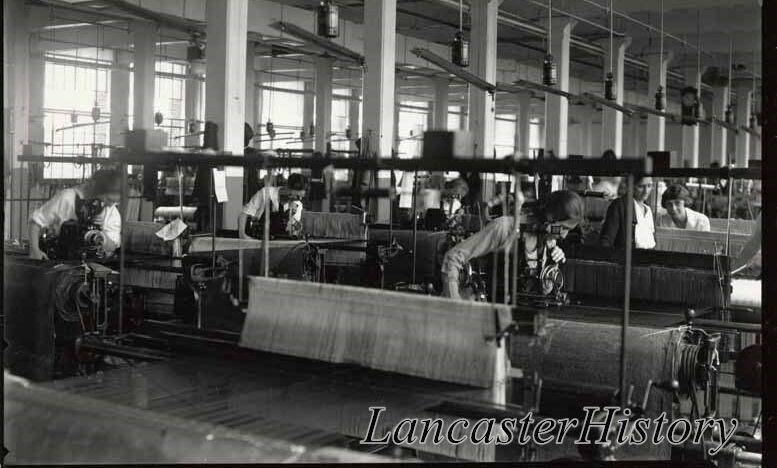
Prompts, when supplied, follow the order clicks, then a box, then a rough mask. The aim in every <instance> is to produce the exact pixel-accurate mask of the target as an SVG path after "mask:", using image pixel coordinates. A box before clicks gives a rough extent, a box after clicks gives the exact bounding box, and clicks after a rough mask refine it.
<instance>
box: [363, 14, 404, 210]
mask: <svg viewBox="0 0 777 468" xmlns="http://www.w3.org/2000/svg"><path fill="white" fill-rule="evenodd" d="M364 31H369V34H365V35H364V58H365V73H364V80H363V83H364V86H363V93H362V95H363V96H364V98H363V100H362V104H363V107H362V112H363V113H364V114H363V118H362V132H361V135H362V148H366V149H368V151H369V153H370V154H371V155H375V157H377V158H389V157H391V144H392V143H393V141H394V112H395V109H394V83H395V79H394V78H395V77H394V67H395V61H396V59H395V56H396V37H397V0H366V1H365V2H364ZM377 185H378V187H381V188H388V187H389V185H390V178H389V175H388V174H387V173H384V174H378V181H377ZM372 206H376V208H374V209H371V211H372V213H373V214H374V215H375V220H376V221H378V222H388V221H389V211H390V210H389V208H390V205H389V201H388V200H387V199H384V198H381V199H379V200H378V203H377V204H374V203H373V204H372Z"/></svg>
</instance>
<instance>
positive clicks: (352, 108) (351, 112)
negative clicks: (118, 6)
mask: <svg viewBox="0 0 777 468" xmlns="http://www.w3.org/2000/svg"><path fill="white" fill-rule="evenodd" d="M351 97H352V98H353V99H352V100H350V101H348V127H349V128H350V129H351V143H350V145H349V148H348V149H349V150H351V151H356V140H357V139H358V138H359V130H360V126H359V115H360V114H361V104H362V103H361V101H360V99H361V90H360V89H357V88H354V89H352V90H351Z"/></svg>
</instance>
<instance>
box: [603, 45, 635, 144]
mask: <svg viewBox="0 0 777 468" xmlns="http://www.w3.org/2000/svg"><path fill="white" fill-rule="evenodd" d="M630 44H631V38H630V37H623V38H619V39H614V40H613V44H612V47H610V41H609V39H608V40H606V41H602V42H601V46H602V48H603V49H604V72H603V74H602V94H604V78H605V76H606V75H607V73H609V72H610V69H611V68H612V74H613V77H614V78H615V102H616V103H618V104H623V70H624V58H625V56H626V48H627V47H628V46H629V45H630ZM611 52H612V67H610V59H611V57H610V53H611ZM602 148H605V149H611V150H613V151H615V154H616V155H617V156H618V157H619V158H620V157H622V156H623V112H621V111H618V110H615V109H613V108H610V107H606V106H602Z"/></svg>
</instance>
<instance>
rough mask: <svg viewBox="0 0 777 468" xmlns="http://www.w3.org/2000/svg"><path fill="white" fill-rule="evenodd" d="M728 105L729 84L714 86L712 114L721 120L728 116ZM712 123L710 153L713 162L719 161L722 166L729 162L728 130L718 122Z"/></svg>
mask: <svg viewBox="0 0 777 468" xmlns="http://www.w3.org/2000/svg"><path fill="white" fill-rule="evenodd" d="M727 107H728V86H719V87H718V86H716V87H714V88H712V115H714V116H716V117H717V118H719V119H720V120H725V118H726V108H727ZM711 125H712V128H711V130H712V148H711V154H710V160H711V162H717V163H718V164H720V166H721V167H723V166H725V165H726V164H728V158H727V151H726V149H727V138H728V130H727V129H726V128H725V127H723V126H721V125H718V124H715V123H713V124H711Z"/></svg>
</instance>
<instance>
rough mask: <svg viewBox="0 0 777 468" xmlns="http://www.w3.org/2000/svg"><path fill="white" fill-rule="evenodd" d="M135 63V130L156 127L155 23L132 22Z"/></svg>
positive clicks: (133, 126) (133, 121) (156, 35)
mask: <svg viewBox="0 0 777 468" xmlns="http://www.w3.org/2000/svg"><path fill="white" fill-rule="evenodd" d="M132 33H133V43H134V53H135V60H134V62H135V65H134V68H133V76H132V80H133V90H132V93H133V99H134V100H135V102H134V103H133V111H132V128H133V130H140V129H145V130H153V129H154V113H155V112H156V109H155V107H154V78H155V75H154V73H155V67H156V65H155V63H156V57H155V53H156V41H157V38H158V36H159V35H158V32H157V28H156V26H155V25H153V24H151V23H145V22H140V21H138V22H135V23H133V24H132Z"/></svg>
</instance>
